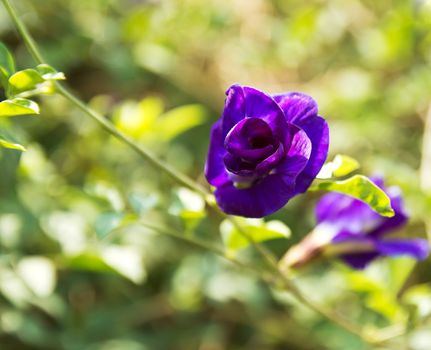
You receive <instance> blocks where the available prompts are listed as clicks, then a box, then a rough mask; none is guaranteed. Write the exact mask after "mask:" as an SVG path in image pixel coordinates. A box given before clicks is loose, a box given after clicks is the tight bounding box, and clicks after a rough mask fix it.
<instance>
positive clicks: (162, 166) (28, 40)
mask: <svg viewBox="0 0 431 350" xmlns="http://www.w3.org/2000/svg"><path fill="white" fill-rule="evenodd" d="M2 2H3V4H4V6H5V8H6V10H7V11H8V13H9V15H10V17H11V19H12V21H13V22H14V24H15V26H16V28H17V30H18V32H19V33H20V35H21V37H22V38H23V40H24V42H25V44H26V45H27V47H28V49H29V51H30V53H31V55H32V56H33V58H34V59H35V61H36V62H38V63H39V64H42V63H45V62H46V61H45V60H44V59H43V56H42V55H41V54H40V52H39V50H38V48H37V45H36V43H35V41H34V40H33V38H32V37H31V35H30V33H29V32H28V30H27V28H26V27H25V25H24V23H23V22H22V21H21V20H20V19H19V17H18V16H17V14H16V12H15V10H14V8H13V7H12V5H11V3H10V1H9V0H2ZM56 87H57V91H58V92H59V93H60V94H61V95H63V96H64V97H65V98H66V99H68V100H69V101H70V102H71V103H72V104H73V105H75V106H76V107H77V108H78V109H80V110H81V111H83V112H84V113H85V114H87V115H88V116H89V117H91V118H92V119H93V120H95V121H96V122H97V123H98V124H99V125H100V126H101V127H102V128H103V129H105V130H106V131H107V132H109V133H110V134H111V135H112V136H114V137H116V138H117V139H119V140H120V141H122V142H124V143H125V144H127V145H128V146H129V147H130V148H132V149H133V150H135V151H136V152H137V153H138V154H139V155H140V156H141V157H142V158H144V159H145V160H147V161H148V162H149V163H151V164H152V165H153V166H154V167H155V168H156V169H159V170H161V171H162V172H164V173H166V174H168V175H169V176H170V177H171V178H172V179H174V180H175V181H177V182H178V183H179V184H181V185H183V186H185V187H188V188H190V189H191V190H194V191H196V192H198V193H200V194H201V195H202V196H203V197H204V198H205V200H206V202H207V203H208V204H209V206H210V207H212V208H213V209H214V210H216V211H217V212H218V213H219V214H220V215H221V216H222V217H223V218H227V219H229V220H230V221H231V222H232V223H233V224H234V225H235V227H236V228H237V229H238V231H239V232H240V233H241V234H242V235H243V236H244V237H245V238H247V240H248V241H249V242H250V243H251V244H252V245H253V246H254V247H255V248H256V249H257V251H258V252H259V254H260V255H261V256H262V257H263V258H264V259H265V261H266V262H267V264H268V265H269V266H270V267H271V269H272V270H273V271H274V273H275V275H276V277H277V278H278V279H280V280H281V281H282V283H283V285H284V287H285V288H286V289H287V290H288V291H290V292H291V293H292V295H294V296H295V297H296V298H297V299H298V300H299V301H300V302H302V303H303V304H305V305H306V306H308V307H309V308H310V309H312V310H314V311H315V312H317V313H318V314H320V315H321V316H323V317H325V318H326V319H328V320H330V321H331V322H333V323H335V324H337V325H338V326H340V327H341V328H344V329H345V330H347V331H349V332H350V333H352V334H355V335H357V336H358V337H360V338H362V339H363V340H364V341H365V342H368V343H373V342H374V341H373V339H370V337H368V336H366V335H364V334H363V333H362V332H361V331H360V330H358V329H357V327H356V326H353V325H351V324H350V323H349V322H347V321H346V320H344V319H342V318H340V317H338V315H336V314H333V313H332V312H330V311H329V310H326V309H323V308H322V307H320V306H318V305H316V304H315V303H314V302H312V301H310V300H309V299H308V298H306V297H305V296H304V295H303V294H302V292H301V291H300V290H299V289H298V288H297V287H296V286H295V285H294V284H293V282H291V281H290V280H289V279H288V278H287V277H286V276H285V275H284V274H283V272H281V271H280V269H279V268H278V266H277V259H276V258H275V257H274V255H273V254H272V253H271V252H269V251H268V250H266V249H265V248H264V247H262V246H261V245H259V244H258V243H256V242H255V241H254V240H253V238H252V237H251V236H250V235H249V234H247V232H245V230H244V229H243V228H242V226H241V225H240V224H239V223H238V221H237V220H236V219H235V218H234V217H231V216H229V215H226V214H224V213H221V212H220V211H219V210H218V207H217V205H216V204H215V202H214V199H213V196H212V195H211V194H210V192H209V191H208V190H206V189H205V188H203V187H202V186H200V185H199V184H197V183H195V182H194V181H193V180H192V179H191V178H189V177H188V176H186V175H184V174H182V173H180V172H178V171H177V170H176V169H174V168H172V167H171V166H170V165H169V164H167V163H165V162H163V161H161V160H160V159H158V158H157V157H156V156H155V155H154V154H152V152H150V151H149V150H147V149H145V148H143V147H142V146H139V145H136V144H135V143H134V141H133V140H132V139H131V138H129V137H128V136H127V135H125V134H123V133H122V132H120V131H119V130H118V129H117V128H116V127H115V126H114V125H113V124H112V123H111V122H110V121H109V120H108V119H106V118H105V117H104V116H103V115H101V114H99V113H98V112H96V111H94V110H93V109H91V108H89V107H88V106H87V105H86V104H85V103H84V102H82V101H81V100H80V99H78V98H77V97H75V96H74V95H73V94H72V93H70V92H69V91H68V90H67V89H66V88H64V87H63V86H62V85H61V84H60V83H58V82H56ZM154 229H155V228H154ZM164 232H165V233H166V232H170V231H164ZM168 234H170V235H171V236H175V237H177V238H181V239H184V236H182V235H180V234H172V232H170V233H168ZM186 240H188V241H189V242H190V243H194V244H197V245H199V246H201V247H203V248H205V249H209V250H211V251H213V252H214V253H216V252H217V254H221V255H222V256H223V257H225V258H227V256H226V254H225V253H224V251H220V250H218V249H217V250H214V249H213V247H211V248H210V247H209V246H208V245H207V244H204V243H203V242H197V241H195V240H191V239H186ZM229 260H230V261H232V262H234V261H235V262H234V263H236V264H240V265H241V266H242V267H246V268H247V269H249V270H250V269H251V270H253V268H251V267H249V266H247V265H245V264H243V263H240V262H239V261H237V260H233V259H232V258H229ZM259 274H260V272H259ZM265 281H267V282H268V283H273V280H271V279H268V278H267V277H265ZM271 281H272V282H271Z"/></svg>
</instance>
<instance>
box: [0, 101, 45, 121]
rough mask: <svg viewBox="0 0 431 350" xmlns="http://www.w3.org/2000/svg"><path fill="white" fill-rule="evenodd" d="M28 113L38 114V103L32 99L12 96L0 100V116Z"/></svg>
mask: <svg viewBox="0 0 431 350" xmlns="http://www.w3.org/2000/svg"><path fill="white" fill-rule="evenodd" d="M28 114H39V105H38V104H37V103H36V102H34V101H32V100H28V99H25V98H14V99H13V100H5V101H2V102H0V118H1V117H14V116H17V115H28Z"/></svg>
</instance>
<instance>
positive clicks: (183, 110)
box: [156, 105, 206, 140]
mask: <svg viewBox="0 0 431 350" xmlns="http://www.w3.org/2000/svg"><path fill="white" fill-rule="evenodd" d="M205 119H206V112H205V109H204V108H203V107H202V106H201V105H187V106H182V107H178V108H175V109H172V110H170V111H169V112H166V113H165V114H163V115H162V116H161V117H160V118H159V119H158V120H157V125H156V131H157V132H158V134H159V135H160V137H162V138H163V139H165V140H170V139H173V138H174V137H176V136H178V135H179V134H181V133H183V132H184V131H186V130H188V129H191V128H192V127H195V126H197V125H200V124H202V123H203V122H204V121H205Z"/></svg>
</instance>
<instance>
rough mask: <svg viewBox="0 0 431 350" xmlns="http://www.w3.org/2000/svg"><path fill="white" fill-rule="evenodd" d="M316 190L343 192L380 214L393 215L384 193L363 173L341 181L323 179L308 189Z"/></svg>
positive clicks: (389, 202)
mask: <svg viewBox="0 0 431 350" xmlns="http://www.w3.org/2000/svg"><path fill="white" fill-rule="evenodd" d="M318 190H324V191H335V192H340V193H344V194H347V195H349V196H351V197H354V198H356V199H359V200H361V201H362V202H364V203H366V204H368V205H369V206H370V208H371V209H373V210H374V211H376V212H377V213H379V214H380V215H382V216H387V217H391V216H394V215H395V213H394V210H393V209H392V207H391V201H390V199H389V197H388V196H387V195H386V193H385V192H384V191H383V190H382V189H381V188H380V187H378V186H377V185H376V184H374V182H372V181H371V180H370V179H369V178H367V177H366V176H364V175H354V176H352V177H350V178H348V179H347V180H342V181H324V182H320V183H316V184H315V185H313V186H312V187H310V191H318Z"/></svg>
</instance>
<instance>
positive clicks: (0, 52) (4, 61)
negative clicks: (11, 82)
mask: <svg viewBox="0 0 431 350" xmlns="http://www.w3.org/2000/svg"><path fill="white" fill-rule="evenodd" d="M14 72H15V62H14V59H13V56H12V54H11V53H10V52H9V50H8V49H7V47H6V46H5V45H3V44H2V43H0V82H1V84H2V85H3V87H4V88H5V89H6V88H7V86H8V82H7V80H8V78H9V76H10V75H11V74H13V73H14Z"/></svg>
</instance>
